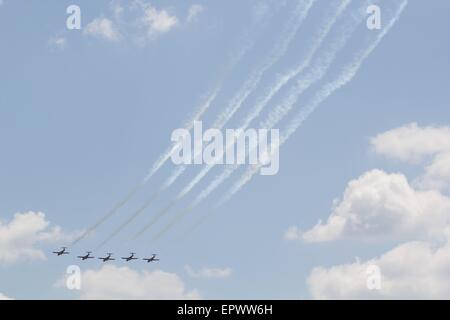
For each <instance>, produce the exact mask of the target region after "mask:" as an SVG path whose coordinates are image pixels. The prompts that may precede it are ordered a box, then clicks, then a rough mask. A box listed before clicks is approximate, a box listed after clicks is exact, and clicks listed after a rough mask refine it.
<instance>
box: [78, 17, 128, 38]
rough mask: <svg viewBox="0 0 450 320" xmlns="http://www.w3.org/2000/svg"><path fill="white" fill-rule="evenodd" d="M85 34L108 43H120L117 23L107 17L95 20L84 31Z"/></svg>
mask: <svg viewBox="0 0 450 320" xmlns="http://www.w3.org/2000/svg"><path fill="white" fill-rule="evenodd" d="M83 34H85V35H89V36H94V37H97V38H101V39H105V40H108V41H118V40H119V39H120V33H119V31H118V29H117V26H116V25H115V23H114V22H113V21H112V20H110V19H108V18H105V17H100V18H96V19H94V20H93V21H92V22H90V23H89V24H88V25H87V26H86V27H85V28H84V30H83Z"/></svg>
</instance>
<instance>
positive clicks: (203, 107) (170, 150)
mask: <svg viewBox="0 0 450 320" xmlns="http://www.w3.org/2000/svg"><path fill="white" fill-rule="evenodd" d="M265 17H266V14H265V13H258V14H257V15H256V18H255V19H254V21H253V24H252V27H251V28H250V31H247V32H246V33H245V35H244V36H243V39H244V40H243V41H242V42H244V45H243V46H242V47H241V48H240V50H239V51H238V52H237V53H236V54H234V55H232V59H231V61H230V62H229V63H228V65H227V67H226V68H225V72H223V76H222V77H220V78H219V81H218V83H217V85H216V86H215V88H214V89H213V90H212V91H211V92H210V93H209V94H208V95H207V97H206V99H205V101H204V102H203V104H202V105H201V106H200V107H199V108H198V109H197V111H196V112H195V113H194V115H193V116H192V117H191V118H190V119H189V120H187V121H186V122H185V125H184V128H185V129H187V130H191V129H192V127H193V125H194V121H197V120H199V119H200V118H201V117H202V116H203V114H204V113H205V112H206V111H207V110H208V109H209V108H210V106H211V104H212V102H213V101H214V100H215V98H216V97H217V95H218V94H219V92H220V90H221V88H222V86H223V83H224V81H225V78H226V76H227V75H228V74H229V73H230V72H231V70H233V69H234V67H236V65H237V64H238V63H239V62H240V60H241V59H242V58H243V56H244V55H245V54H246V53H247V52H248V51H249V50H250V48H251V47H252V46H253V45H254V40H253V39H252V40H249V39H251V38H252V30H253V29H255V26H256V25H258V23H259V22H260V21H261V20H264V18H265ZM178 147H179V143H173V144H172V146H171V147H169V148H167V150H166V151H165V152H164V153H163V154H161V156H160V157H159V158H158V159H157V160H156V161H155V163H154V164H153V166H152V167H151V169H150V170H149V172H148V173H147V175H146V176H145V177H144V179H143V180H142V181H141V182H140V183H139V184H137V185H136V186H135V187H133V188H132V189H131V190H130V192H129V193H128V194H127V195H126V196H125V197H124V198H123V199H122V200H121V201H119V202H118V203H117V204H116V205H115V206H114V207H113V208H112V209H111V210H109V211H108V212H107V213H106V214H105V215H104V216H103V217H102V218H100V219H99V220H98V221H96V222H95V223H94V224H93V225H92V226H90V227H89V228H88V229H87V230H86V231H85V232H83V233H82V234H81V235H80V236H79V237H78V238H76V239H75V240H74V241H72V242H71V243H70V244H69V246H73V245H75V244H77V243H78V242H80V241H81V240H83V239H85V238H86V237H87V236H89V235H90V234H91V233H92V232H93V231H95V230H96V229H97V228H98V227H99V226H100V225H102V224H103V223H104V222H105V221H106V220H108V219H109V218H110V217H112V216H113V215H114V214H116V213H117V211H118V210H119V209H121V208H122V207H123V206H124V205H125V204H126V203H128V201H129V200H130V199H131V198H133V197H134V196H135V195H136V193H137V192H139V191H140V190H141V189H142V188H143V187H144V186H145V185H146V184H147V182H148V181H149V180H150V179H151V178H152V177H153V175H155V173H156V172H157V171H158V170H159V169H160V168H161V167H162V166H163V165H164V164H165V162H166V161H167V160H168V159H169V158H170V156H171V155H172V153H173V152H175V151H176V150H177V148H178ZM181 173H182V171H181V172H178V171H174V172H173V173H172V176H171V177H172V178H173V177H175V178H174V179H173V180H172V179H171V178H169V179H168V180H170V181H172V182H171V183H170V184H172V183H173V182H174V181H175V180H176V178H177V177H178V176H179V175H180V174H181ZM169 186H170V185H169ZM169 186H167V188H168V187H169ZM152 198H153V195H152V196H151V199H152ZM151 199H150V200H148V201H147V202H150V203H151V202H152V200H151ZM132 220H134V219H132Z"/></svg>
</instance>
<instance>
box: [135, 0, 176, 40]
mask: <svg viewBox="0 0 450 320" xmlns="http://www.w3.org/2000/svg"><path fill="white" fill-rule="evenodd" d="M142 8H143V16H142V17H141V19H140V23H141V25H142V26H143V27H144V28H145V30H146V33H147V36H148V37H150V38H152V37H154V36H156V35H159V34H163V33H167V32H169V31H170V30H172V28H174V27H175V26H176V25H177V24H178V18H177V17H176V16H175V15H172V14H170V13H169V12H168V11H167V10H166V9H161V10H158V9H156V8H155V7H153V6H152V5H150V4H148V3H142Z"/></svg>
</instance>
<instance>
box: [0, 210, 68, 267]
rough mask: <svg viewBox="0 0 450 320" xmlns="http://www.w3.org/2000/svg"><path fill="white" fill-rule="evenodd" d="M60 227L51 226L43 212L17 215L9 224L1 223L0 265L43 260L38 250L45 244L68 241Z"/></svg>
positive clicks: (42, 254) (40, 251) (42, 253)
mask: <svg viewBox="0 0 450 320" xmlns="http://www.w3.org/2000/svg"><path fill="white" fill-rule="evenodd" d="M67 239H68V236H66V235H64V234H63V232H62V230H61V228H60V227H59V226H51V225H50V222H49V221H47V220H46V218H45V214H43V213H42V212H27V213H17V214H15V215H14V217H13V219H12V220H11V221H9V222H4V221H0V263H14V262H17V261H19V260H36V259H37V260H43V259H45V254H44V252H43V251H42V250H41V249H39V248H38V246H39V245H41V244H45V243H55V242H59V241H62V240H67Z"/></svg>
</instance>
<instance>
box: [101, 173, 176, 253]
mask: <svg viewBox="0 0 450 320" xmlns="http://www.w3.org/2000/svg"><path fill="white" fill-rule="evenodd" d="M181 169H182V168H181V167H180V170H178V172H174V175H172V176H170V177H169V178H168V179H167V180H166V181H165V182H164V183H163V185H162V186H161V187H160V188H159V189H158V190H156V191H155V192H154V193H153V194H152V195H151V197H150V198H148V199H147V200H146V201H145V203H144V204H143V205H142V206H141V207H140V208H139V209H138V210H136V211H135V212H134V213H133V214H132V215H131V216H130V217H128V218H127V219H126V220H125V221H124V222H123V223H122V224H121V225H119V226H118V227H117V228H116V229H115V230H114V231H113V232H112V233H111V234H110V235H109V236H108V237H106V238H105V240H103V242H101V243H100V244H99V245H98V247H97V248H96V249H95V250H98V249H100V248H101V247H103V246H104V245H105V244H107V243H108V242H109V241H110V240H111V239H112V238H114V237H115V236H116V235H118V234H119V232H120V231H122V230H123V229H124V228H125V227H127V226H128V225H130V224H131V223H132V222H133V221H134V220H136V219H137V218H138V217H139V216H140V215H141V214H142V213H143V212H144V211H145V209H147V208H148V207H149V206H150V205H151V204H152V203H153V202H154V201H155V200H156V199H157V198H158V196H159V195H160V194H161V193H162V192H164V191H165V190H166V189H167V188H168V187H169V186H170V185H171V184H172V183H173V180H174V179H176V178H177V177H178V176H179V175H180V174H181V173H182V172H183V170H181Z"/></svg>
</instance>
